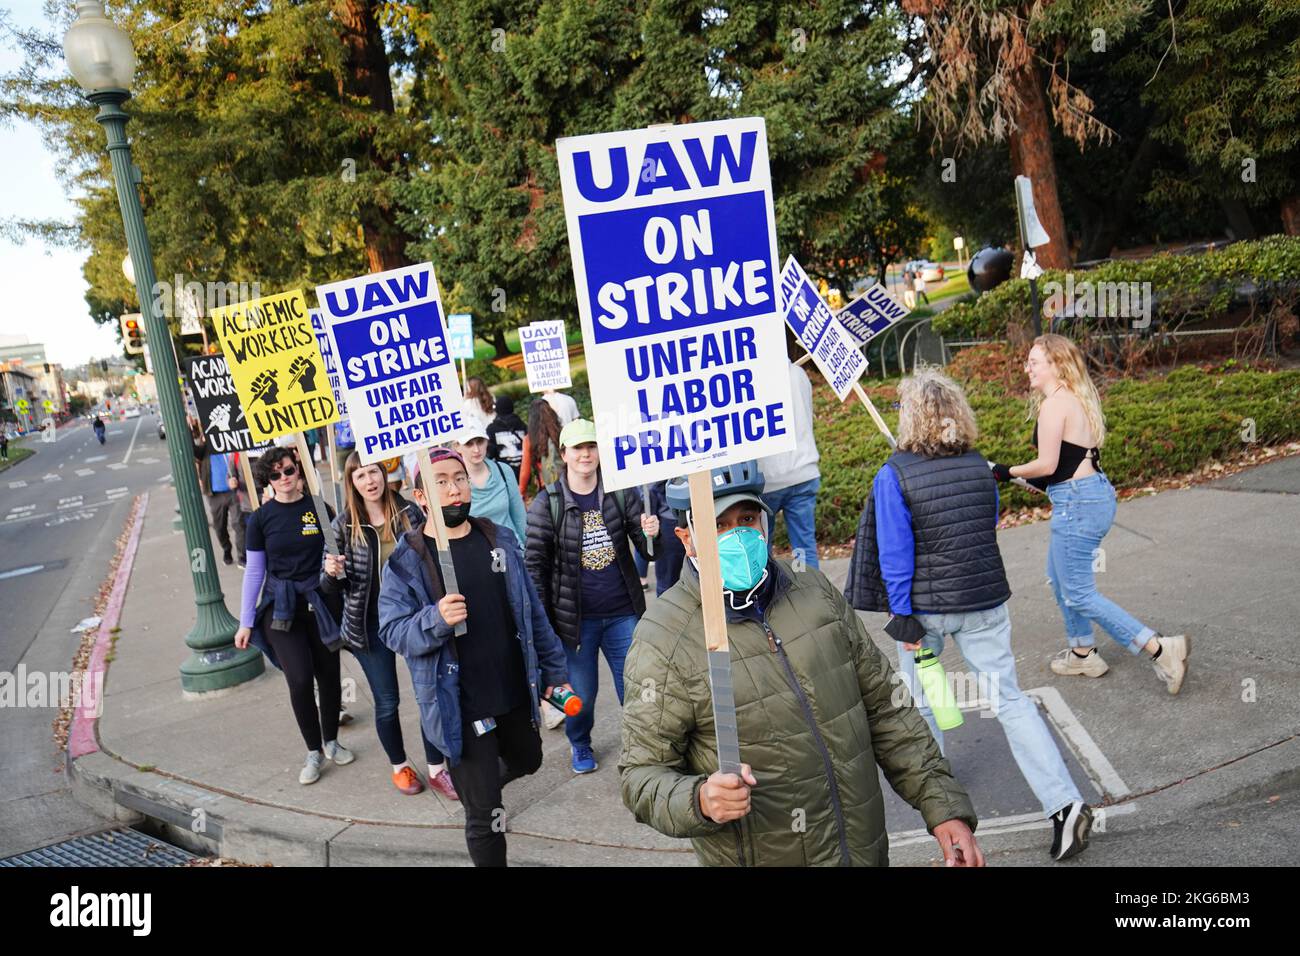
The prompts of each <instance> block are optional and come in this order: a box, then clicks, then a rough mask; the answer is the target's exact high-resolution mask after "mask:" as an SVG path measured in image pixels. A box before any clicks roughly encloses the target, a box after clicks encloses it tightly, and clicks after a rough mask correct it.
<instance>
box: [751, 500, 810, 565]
mask: <svg viewBox="0 0 1300 956" xmlns="http://www.w3.org/2000/svg"><path fill="white" fill-rule="evenodd" d="M821 486H822V480H821V479H820V478H813V479H812V480H810V481H803V482H800V483H799V484H797V485H791V486H790V487H789V488H782V489H780V490H779V491H769V492H768V493H767V494H765V495H763V503H764V504H766V505H767V506H768V507H769V508H771V509H772V517H773V519H775V518H776V513H777V512H778V511H783V512H785V533H786V534H787V535H788V536H789V538H790V547H791V548H793V549H794V553H795V555H796V556H798V555H799V554H800V553H802V554H803V559H804V562H805V563H806V564H807V565H808V567H810V568H815V567H818V566H819V565H818V563H817V528H816V526H815V524H814V519H813V515H814V512H815V511H816V507H817V490H818V489H819V488H821ZM768 537H769V540H770V538H771V535H770V534H769V536H768Z"/></svg>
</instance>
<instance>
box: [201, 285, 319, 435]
mask: <svg viewBox="0 0 1300 956" xmlns="http://www.w3.org/2000/svg"><path fill="white" fill-rule="evenodd" d="M212 322H213V324H214V325H215V326H216V328H217V337H218V338H219V339H220V340H221V348H222V351H223V353H224V354H225V356H226V365H227V366H228V367H229V368H230V375H231V378H233V379H234V380H235V391H237V392H238V393H239V401H240V404H241V405H243V407H244V413H245V415H246V416H247V419H248V430H249V432H250V433H251V434H252V436H253V440H254V441H256V442H259V443H261V442H267V441H270V440H271V439H273V438H276V437H277V436H280V435H287V434H290V433H292V432H300V431H306V430H307V429H310V428H317V427H319V426H321V425H329V424H331V423H332V422H336V421H338V420H339V410H338V405H336V404H335V402H334V396H333V394H332V393H331V391H330V386H329V380H328V379H327V378H326V377H325V362H324V360H323V359H322V358H321V354H320V349H319V348H318V347H317V345H316V336H315V334H314V333H313V332H312V328H311V318H310V317H309V316H308V314H307V299H306V297H305V296H304V295H303V294H302V290H301V289H295V290H294V291H293V292H281V293H280V294H279V295H268V296H264V297H263V298H261V299H253V300H252V301H251V302H240V303H239V304H237V305H227V306H223V307H221V308H219V309H214V310H213V311H212Z"/></svg>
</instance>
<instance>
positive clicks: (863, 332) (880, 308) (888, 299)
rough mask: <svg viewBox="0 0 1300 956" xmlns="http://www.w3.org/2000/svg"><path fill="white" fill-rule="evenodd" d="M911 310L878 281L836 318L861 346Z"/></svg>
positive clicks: (843, 309)
mask: <svg viewBox="0 0 1300 956" xmlns="http://www.w3.org/2000/svg"><path fill="white" fill-rule="evenodd" d="M909 311H910V310H909V309H908V308H907V306H905V305H903V304H902V303H900V302H899V301H898V300H897V299H895V298H894V297H893V296H891V295H890V294H889V293H888V292H886V291H885V287H884V286H883V285H881V284H880V283H876V284H875V285H873V286H871V287H870V288H868V289H867V290H866V291H865V292H863V293H862V294H861V295H860V296H858V297H857V298H856V299H854V300H853V301H852V302H850V303H849V304H848V305H846V306H845V307H844V308H842V309H840V311H838V312H836V313H835V318H837V319H838V320H839V321H840V324H841V325H843V326H844V328H845V329H847V330H848V333H849V335H851V336H853V338H854V339H855V340H856V341H857V344H858V346H859V348H860V347H862V346H863V345H866V344H867V343H868V342H870V341H871V340H872V339H874V338H875V337H876V336H877V335H879V334H880V333H881V332H884V331H885V330H886V329H888V328H889V327H890V326H892V325H893V324H894V323H895V322H897V321H898V320H899V319H901V318H903V317H904V316H906V315H907V313H908V312H909Z"/></svg>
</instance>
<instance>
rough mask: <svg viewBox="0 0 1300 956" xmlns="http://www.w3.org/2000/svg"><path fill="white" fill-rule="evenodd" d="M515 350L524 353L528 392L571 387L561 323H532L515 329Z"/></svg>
mask: <svg viewBox="0 0 1300 956" xmlns="http://www.w3.org/2000/svg"><path fill="white" fill-rule="evenodd" d="M519 348H520V349H521V350H522V351H523V353H524V371H525V372H526V373H527V374H528V391H530V392H544V391H546V390H547V389H548V388H568V387H569V386H571V385H572V384H573V379H572V378H571V377H570V376H569V344H568V341H567V340H566V338H565V334H564V323H563V322H534V323H533V324H532V325H526V326H524V327H523V328H521V329H520V330H519Z"/></svg>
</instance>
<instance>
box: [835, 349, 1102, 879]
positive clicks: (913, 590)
mask: <svg viewBox="0 0 1300 956" xmlns="http://www.w3.org/2000/svg"><path fill="white" fill-rule="evenodd" d="M898 398H899V419H898V448H897V450H896V451H895V452H894V454H893V455H891V456H890V457H889V459H888V460H887V461H886V462H885V464H884V466H883V467H882V468H881V469H880V471H879V472H877V473H876V477H875V481H874V482H873V483H872V486H871V492H870V494H869V495H868V497H867V503H866V507H865V508H864V509H863V512H862V519H861V521H860V522H859V525H858V536H857V540H856V543H855V545H854V549H853V556H852V558H851V559H850V561H849V572H848V579H847V580H848V583H847V585H846V588H845V596H846V597H847V598H848V601H849V603H850V604H852V605H853V606H854V607H856V608H857V609H858V610H860V611H887V612H889V613H890V614H891V615H892V616H891V618H890V622H889V624H888V625H887V626H886V628H885V631H886V633H888V634H889V636H890V637H892V638H894V640H895V641H897V642H898V645H899V646H898V664H899V667H898V671H899V673H900V674H901V675H902V676H903V679H904V680H905V681H906V683H907V685H908V688H909V690H910V691H911V692H912V694H913V695H914V696H915V695H917V694H918V690H917V676H916V663H915V655H916V652H917V651H919V650H921V649H922V648H925V649H928V650H930V651H933V652H934V656H935V657H938V656H939V655H940V654H942V653H943V645H944V640H945V638H946V637H949V636H951V637H952V639H953V640H954V641H955V642H956V644H957V647H958V648H959V649H960V650H961V653H962V656H963V657H964V658H965V659H966V663H967V665H969V667H970V668H971V671H972V672H973V674H974V676H975V678H976V682H975V686H977V687H978V688H980V690H981V693H986V694H987V696H988V697H989V698H990V704H991V709H992V710H993V712H994V714H996V716H997V718H998V720H999V721H1000V722H1001V724H1002V730H1003V732H1004V733H1005V734H1006V736H1007V743H1008V744H1009V745H1010V747H1011V755H1012V757H1014V758H1015V761H1016V765H1017V766H1018V767H1019V768H1020V773H1021V775H1022V776H1023V777H1024V778H1025V782H1026V783H1028V784H1029V788H1030V789H1031V790H1032V791H1033V792H1034V796H1035V797H1037V799H1038V802H1039V805H1040V806H1041V807H1042V809H1043V815H1044V816H1046V817H1047V818H1048V819H1049V820H1051V821H1052V826H1053V831H1054V833H1053V840H1052V846H1051V848H1050V850H1049V853H1050V855H1051V857H1052V859H1054V860H1065V859H1068V858H1070V857H1072V856H1075V855H1076V854H1078V853H1081V852H1082V851H1083V850H1084V849H1086V848H1087V846H1088V834H1089V832H1090V830H1091V828H1092V809H1091V808H1090V807H1089V806H1088V805H1087V804H1086V803H1084V802H1083V798H1082V797H1081V796H1080V794H1079V789H1078V787H1076V786H1075V784H1074V781H1073V780H1072V779H1070V772H1069V770H1067V769H1066V766H1065V761H1064V760H1062V759H1061V754H1060V751H1059V750H1058V749H1057V747H1056V742H1055V741H1054V740H1053V739H1052V735H1051V733H1049V732H1048V730H1047V725H1046V724H1045V723H1044V722H1043V718H1042V716H1041V715H1040V714H1039V713H1038V707H1037V705H1036V704H1035V703H1034V701H1033V700H1032V699H1031V698H1030V697H1029V696H1028V695H1027V694H1025V692H1024V691H1022V690H1021V689H1020V682H1019V678H1018V676H1017V674H1016V661H1015V655H1014V653H1013V651H1012V648H1011V616H1010V614H1008V612H1007V601H1008V599H1009V598H1010V597H1011V588H1010V586H1009V585H1008V584H1007V575H1006V571H1005V569H1004V568H1003V564H1002V554H1001V552H1000V551H999V550H998V542H997V524H998V490H997V481H996V480H995V479H994V478H993V475H992V474H991V473H990V472H989V466H988V462H987V461H985V460H984V457H983V456H982V455H980V454H979V452H977V451H975V450H974V447H975V441H976V439H977V437H978V434H979V433H978V430H977V428H976V423H975V414H974V413H973V412H972V411H971V408H970V404H969V403H968V402H967V401H966V396H965V395H964V394H963V393H962V390H961V388H960V387H959V386H958V385H957V384H956V383H955V382H954V381H952V379H950V378H948V377H947V376H945V375H943V374H942V373H940V372H939V371H938V370H936V369H924V370H922V371H920V372H918V373H917V374H915V375H912V376H910V377H908V378H905V379H903V381H902V382H901V383H900V385H899V388H898ZM967 686H969V685H967ZM986 688H987V689H988V690H985V689H986ZM958 703H959V704H960V703H962V702H961V701H958ZM968 703H969V702H968ZM920 711H921V716H922V717H924V718H925V722H926V723H927V724H929V726H930V732H931V733H932V734H934V739H935V741H936V742H938V744H939V749H940V751H944V739H943V732H942V731H941V730H940V729H939V727H938V726H937V725H936V723H935V718H934V714H933V712H932V710H931V708H930V705H929V702H928V701H925V702H923V703H922V704H921V707H920ZM945 752H946V751H945Z"/></svg>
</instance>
